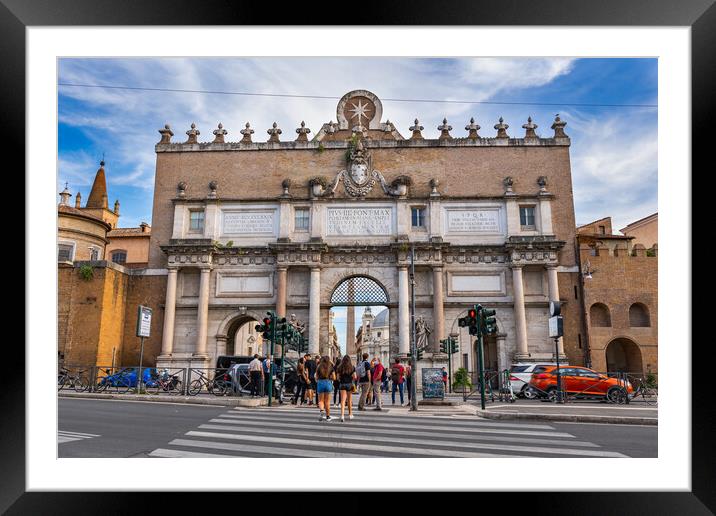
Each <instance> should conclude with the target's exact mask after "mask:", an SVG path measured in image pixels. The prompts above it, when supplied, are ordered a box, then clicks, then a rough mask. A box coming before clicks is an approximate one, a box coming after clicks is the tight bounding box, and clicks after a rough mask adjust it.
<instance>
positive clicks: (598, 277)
mask: <svg viewBox="0 0 716 516" xmlns="http://www.w3.org/2000/svg"><path fill="white" fill-rule="evenodd" d="M635 252H636V253H637V256H632V255H631V254H630V253H629V252H628V251H627V250H626V249H617V251H616V256H615V255H614V254H613V253H611V252H609V251H608V249H606V248H604V247H602V248H600V249H599V256H591V255H590V253H589V249H588V248H585V247H584V246H583V247H582V249H581V250H580V253H581V259H582V263H583V264H584V263H585V262H586V261H587V260H588V261H589V264H590V267H591V269H592V270H593V271H595V272H593V273H592V279H585V280H584V288H585V304H586V312H587V314H589V313H590V308H591V306H592V305H593V304H594V303H603V304H604V305H606V306H607V307H608V308H609V314H610V317H611V326H610V327H597V326H594V325H592V322H591V320H590V318H589V316H588V315H587V324H588V326H589V347H590V351H591V357H592V366H593V368H594V369H597V370H600V371H606V370H607V357H606V349H607V346H608V345H609V343H610V342H612V341H613V340H614V339H619V338H621V339H629V340H631V341H633V342H634V343H635V344H637V346H638V349H639V351H640V353H641V362H642V364H641V366H642V368H643V370H644V371H648V370H651V371H652V372H657V371H658V291H657V289H658V263H659V262H658V258H657V257H656V256H646V253H645V250H644V248H643V247H642V246H635ZM633 303H642V304H643V305H645V306H646V307H647V310H648V314H649V323H650V324H649V326H648V327H632V326H631V325H630V321H629V307H630V306H631V305H632V304H633Z"/></svg>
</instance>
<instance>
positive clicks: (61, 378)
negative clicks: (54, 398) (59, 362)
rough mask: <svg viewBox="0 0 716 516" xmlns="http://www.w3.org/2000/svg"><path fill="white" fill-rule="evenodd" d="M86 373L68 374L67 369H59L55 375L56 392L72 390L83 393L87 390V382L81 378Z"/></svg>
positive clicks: (84, 378)
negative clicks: (65, 389)
mask: <svg viewBox="0 0 716 516" xmlns="http://www.w3.org/2000/svg"><path fill="white" fill-rule="evenodd" d="M85 372H86V371H84V370H80V371H78V372H77V374H70V372H69V371H68V370H67V369H64V368H63V369H60V372H59V373H58V374H57V390H58V391H61V390H62V389H64V388H68V389H69V388H72V389H74V390H75V391H76V392H84V391H86V390H87V389H89V380H88V379H87V378H86V377H85V376H83V373H85Z"/></svg>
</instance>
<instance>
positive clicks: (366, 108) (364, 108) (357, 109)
mask: <svg viewBox="0 0 716 516" xmlns="http://www.w3.org/2000/svg"><path fill="white" fill-rule="evenodd" d="M351 106H353V109H349V110H348V111H350V112H352V113H353V116H352V117H351V119H353V118H355V117H358V124H360V123H361V117H363V118H365V119H366V120H368V114H367V113H368V112H370V111H371V110H372V106H371V105H370V104H369V103H366V104H363V101H362V100H361V99H358V104H351Z"/></svg>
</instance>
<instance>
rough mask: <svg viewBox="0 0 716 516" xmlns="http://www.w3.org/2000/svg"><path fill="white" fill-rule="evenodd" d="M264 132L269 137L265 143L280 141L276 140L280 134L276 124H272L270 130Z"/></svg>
mask: <svg viewBox="0 0 716 516" xmlns="http://www.w3.org/2000/svg"><path fill="white" fill-rule="evenodd" d="M266 132H267V133H268V135H269V139H268V140H267V141H269V142H271V143H279V142H280V141H281V140H279V139H278V135H279V134H281V132H282V131H281V129H279V128H278V124H277V123H276V122H274V123H273V125H272V126H271V129H268V130H267V131H266Z"/></svg>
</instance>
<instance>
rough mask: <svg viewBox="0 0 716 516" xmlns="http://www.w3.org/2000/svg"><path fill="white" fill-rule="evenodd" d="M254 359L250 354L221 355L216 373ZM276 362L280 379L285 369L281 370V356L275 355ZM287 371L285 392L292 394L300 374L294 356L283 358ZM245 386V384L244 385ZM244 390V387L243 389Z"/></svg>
mask: <svg viewBox="0 0 716 516" xmlns="http://www.w3.org/2000/svg"><path fill="white" fill-rule="evenodd" d="M253 359H254V357H253V356H249V355H246V356H244V355H221V356H219V357H218V358H217V359H216V374H224V373H226V372H227V371H228V369H231V367H232V366H233V365H234V364H248V363H250V362H251V361H252V360H253ZM273 361H274V364H276V377H277V379H278V380H280V379H281V378H282V377H283V374H282V373H283V371H282V370H281V358H276V357H274V359H273ZM283 363H284V368H285V370H286V373H285V382H286V383H285V385H284V389H283V392H284V394H291V393H293V392H295V391H294V389H295V388H296V385H297V384H298V374H297V373H296V364H297V362H296V360H295V359H292V358H284V359H283ZM242 387H243V386H242ZM242 390H243V389H242Z"/></svg>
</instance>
